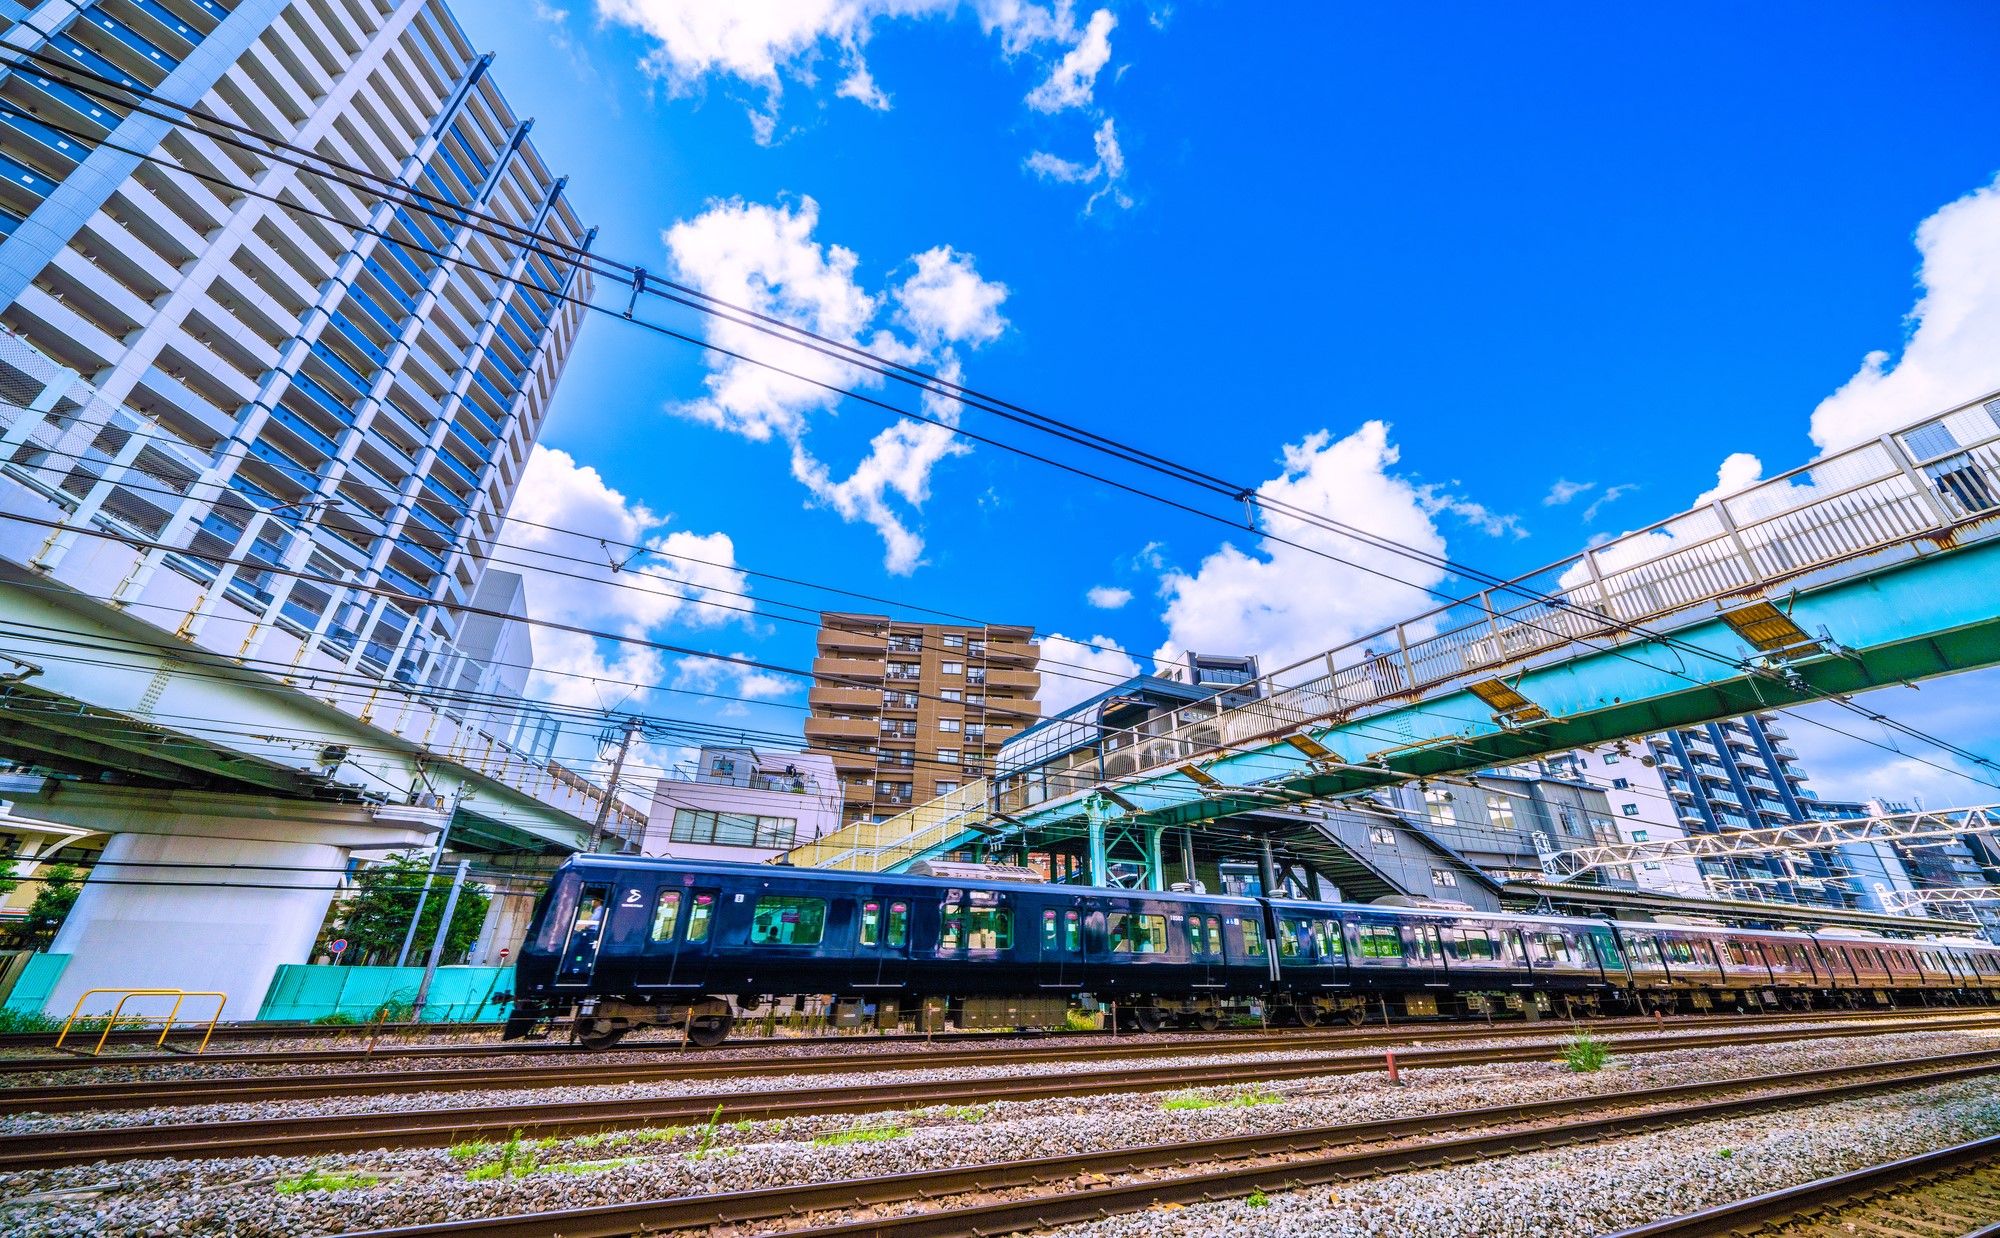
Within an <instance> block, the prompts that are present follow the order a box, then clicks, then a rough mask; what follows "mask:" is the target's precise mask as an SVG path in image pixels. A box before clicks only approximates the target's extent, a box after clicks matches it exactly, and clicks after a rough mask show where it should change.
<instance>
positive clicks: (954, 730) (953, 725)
mask: <svg viewBox="0 0 2000 1238" xmlns="http://www.w3.org/2000/svg"><path fill="white" fill-rule="evenodd" d="M938 730H940V731H943V732H945V733H946V734H948V735H956V734H958V719H956V718H939V719H938Z"/></svg>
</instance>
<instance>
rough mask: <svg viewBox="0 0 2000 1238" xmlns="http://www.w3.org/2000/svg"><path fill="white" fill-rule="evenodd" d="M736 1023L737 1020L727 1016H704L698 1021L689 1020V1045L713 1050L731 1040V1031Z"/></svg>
mask: <svg viewBox="0 0 2000 1238" xmlns="http://www.w3.org/2000/svg"><path fill="white" fill-rule="evenodd" d="M734 1023H735V1020H734V1019H732V1018H731V1017H730V1016H728V1015H726V1014H711V1015H703V1016H702V1017H701V1018H698V1019H689V1020H688V1025H687V1038H688V1043H689V1044H696V1045H700V1046H701V1047H702V1048H704V1049H713V1048H714V1047H715V1046H717V1045H719V1044H721V1043H722V1042H723V1041H725V1040H727V1039H729V1029H730V1027H731V1026H732V1025H733V1024H734Z"/></svg>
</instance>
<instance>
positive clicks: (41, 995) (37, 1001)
mask: <svg viewBox="0 0 2000 1238" xmlns="http://www.w3.org/2000/svg"><path fill="white" fill-rule="evenodd" d="M68 966H69V956H68V955H67V954H38V955H36V956H35V957H33V958H31V959H29V960H28V964H27V966H26V967H24V968H22V969H21V978H20V979H18V980H16V981H15V982H14V991H13V992H12V993H10V994H8V996H7V1009H9V1010H29V1011H39V1010H40V1009H41V1008H42V1006H43V1004H44V1003H46V1002H47V1001H48V1000H49V994H51V993H53V992H55V988H56V981H58V980H60V979H62V974H63V968H65V967H68ZM63 1014H64V1015H68V1014H69V1011H67V1010H65V1011H63Z"/></svg>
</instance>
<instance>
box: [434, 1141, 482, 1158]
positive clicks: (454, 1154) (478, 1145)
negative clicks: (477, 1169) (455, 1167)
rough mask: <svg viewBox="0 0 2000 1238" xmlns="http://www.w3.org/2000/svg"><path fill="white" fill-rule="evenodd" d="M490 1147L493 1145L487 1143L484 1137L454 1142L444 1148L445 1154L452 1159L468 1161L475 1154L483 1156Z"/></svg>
mask: <svg viewBox="0 0 2000 1238" xmlns="http://www.w3.org/2000/svg"><path fill="white" fill-rule="evenodd" d="M492 1149H493V1145H492V1144H490V1143H487V1142H486V1141H485V1140H484V1139H475V1140H473V1141H472V1142H470V1143H455V1144H453V1145H451V1147H450V1148H447V1149H446V1150H445V1155H446V1156H449V1157H450V1158H451V1159H452V1160H454V1161H469V1160H471V1159H472V1158H473V1157H475V1156H484V1155H485V1154H486V1153H488V1152H490V1151H492Z"/></svg>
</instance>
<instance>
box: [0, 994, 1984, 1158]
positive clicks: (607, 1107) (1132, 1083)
mask: <svg viewBox="0 0 2000 1238" xmlns="http://www.w3.org/2000/svg"><path fill="white" fill-rule="evenodd" d="M1883 1030H1885V1029H1882V1028H1878V1027H1842V1028H1836V1029H1828V1028H1764V1029H1752V1030H1747V1031H1745V1030H1735V1031H1714V1032H1702V1033H1696V1034H1694V1035H1674V1036H1663V1035H1653V1036H1643V1037H1625V1038H1622V1039H1619V1040H1617V1041H1616V1042H1614V1047H1615V1048H1616V1049H1617V1050H1618V1051H1619V1052H1620V1053H1625V1054H1632V1053H1649V1052H1666V1051H1670V1050H1676V1049H1693V1048H1713V1047H1734V1046H1741V1045H1754V1044H1769V1043H1775V1042H1780V1041H1786V1040H1805V1039H1823V1038H1826V1037H1830V1036H1841V1037H1851V1036H1863V1035H1876V1034H1879V1033H1880V1032H1882V1031H1883ZM1918 1030H1922V1029H1921V1028H1919V1029H1918ZM1992 1052H1993V1053H1995V1054H2000V1050H1995V1051H1992ZM1561 1054H1562V1046H1561V1045H1560V1044H1557V1043H1540V1044H1527V1045H1501V1046H1487V1047H1483V1048H1467V1049H1431V1050H1413V1051H1408V1052H1403V1053H1399V1054H1398V1060H1399V1062H1400V1063H1401V1065H1402V1066H1403V1067H1406V1068H1411V1069H1417V1068H1424V1067H1431V1068H1437V1067H1447V1066H1474V1065H1489V1064H1496V1063H1503V1062H1525V1061H1546V1060H1550V1059H1553V1058H1557V1057H1560V1056H1561ZM1974 1056H1981V1057H1983V1056H1985V1055H1984V1054H1980V1055H1974ZM1382 1068H1383V1063H1382V1059H1381V1058H1380V1057H1379V1056H1377V1055H1375V1054H1372V1053H1370V1054H1349V1055H1342V1056H1333V1057H1315V1058H1308V1059H1302V1060H1291V1061H1276V1062H1273V1061H1259V1062H1223V1063H1211V1064H1204V1065H1193V1066H1190V1065H1177V1066H1165V1067H1139V1068H1132V1069H1122V1070H1106V1071H1090V1072H1084V1073H1073V1072H1057V1073H1055V1074H1053V1075H1049V1074H1037V1075H1011V1076H1004V1077H1000V1078H984V1079H949V1080H925V1081H912V1082H902V1083H875V1084H852V1085H821V1086H815V1087H806V1088H785V1089H772V1090H764V1091H736V1092H705V1093H695V1094H689V1095H683V1096H673V1097H655V1098H641V1099H616V1100H590V1101H568V1102H554V1103H550V1102H543V1103H539V1104H511V1105H484V1106H470V1107H459V1108H449V1109H420V1110H392V1111H387V1112H379V1113H349V1114H339V1115H326V1116H312V1117H296V1118H257V1119H246V1120H239V1121H222V1122H176V1123H169V1124H161V1125H150V1126H131V1125H121V1126H109V1127H100V1128H86V1129H76V1130H61V1131H46V1132H34V1133H27V1134H16V1135H5V1136H0V1170H12V1169H31V1168H47V1167H50V1166H55V1165H74V1164H83V1163H88V1162H92V1161H98V1160H134V1159H141V1158H160V1157H164V1158H183V1159H185V1158H206V1157H235V1156H295V1155H318V1154H322V1153H334V1152H352V1151H362V1150H368V1149H375V1148H407V1147H439V1146H444V1145H448V1144H453V1143H459V1142H463V1141H466V1140H473V1139H497V1138H504V1137H507V1136H509V1135H512V1134H520V1135H523V1136H529V1137H535V1138H542V1137H548V1136H575V1135H586V1134H595V1133H600V1132H606V1131H615V1130H621V1129H630V1128H633V1127H645V1126H665V1125H680V1124H694V1123H698V1122H702V1121H710V1120H714V1119H716V1118H726V1119H729V1120H732V1121H739V1120H759V1119H771V1118H785V1117H803V1116H814V1115H824V1114H840V1113H875V1112H881V1111H884V1110H894V1109H913V1108H923V1107H928V1106H933V1105H948V1104H978V1103H987V1102H992V1101H1025V1100H1044V1099H1050V1098H1054V1097H1072V1096H1090V1095H1106V1094H1110V1093H1117V1092H1152V1091H1173V1090H1179V1089H1184V1088H1189V1087H1212V1086H1219V1085H1227V1084H1236V1083H1253V1082H1254V1083H1263V1082H1280V1081H1284V1080H1290V1079H1307V1078H1316V1077H1325V1076H1328V1075H1340V1074H1359V1073H1363V1072H1374V1071H1378V1070H1381V1069H1382Z"/></svg>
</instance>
